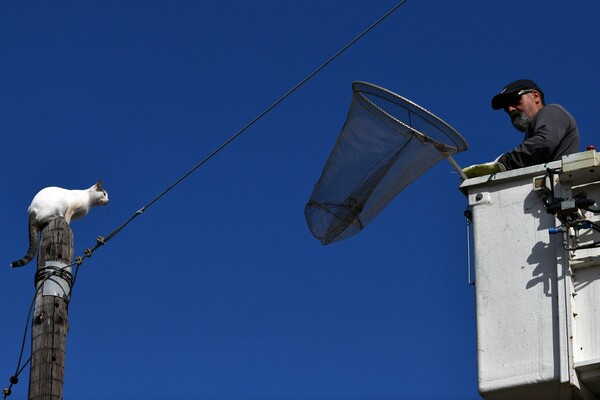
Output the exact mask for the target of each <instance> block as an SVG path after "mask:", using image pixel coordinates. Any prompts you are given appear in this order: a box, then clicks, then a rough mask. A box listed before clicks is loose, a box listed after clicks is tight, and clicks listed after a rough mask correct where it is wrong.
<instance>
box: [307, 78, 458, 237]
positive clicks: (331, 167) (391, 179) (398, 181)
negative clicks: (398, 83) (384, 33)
mask: <svg viewBox="0 0 600 400" xmlns="http://www.w3.org/2000/svg"><path fill="white" fill-rule="evenodd" d="M352 89H353V98H352V103H351V105H350V111H349V112H348V116H347V117H346V122H345V123H344V126H343V128H342V131H341V133H340V135H339V136H338V138H337V141H336V143H335V145H334V147H333V150H332V152H331V154H330V156H329V158H328V159H327V163H326V164H325V167H324V168H323V172H322V174H321V177H320V178H319V180H318V182H317V183H316V184H315V187H314V190H313V192H312V195H311V196H310V199H309V201H308V203H307V204H306V207H305V211H304V212H305V216H306V221H307V223H308V227H309V229H310V231H311V233H312V234H313V235H314V236H315V237H316V238H317V239H319V240H320V241H321V243H322V244H329V243H331V242H335V241H338V240H342V239H346V238H348V237H350V236H352V235H354V234H356V233H358V232H359V231H361V230H362V229H364V228H365V226H367V225H368V224H369V223H370V222H371V221H372V220H373V219H374V218H375V217H376V216H377V215H378V214H379V213H380V212H381V210H383V208H385V206H386V205H387V204H388V203H389V202H390V201H391V200H392V199H393V198H394V197H395V196H396V195H397V194H398V193H400V191H402V190H403V189H404V188H405V187H406V186H408V185H409V184H410V183H411V182H413V181H414V180H415V179H417V178H418V177H419V176H420V175H421V174H423V173H424V172H425V171H426V170H427V169H429V168H430V167H432V166H433V165H434V164H436V163H437V162H438V161H440V160H442V159H444V158H446V157H448V156H451V155H452V154H455V153H458V152H460V151H463V150H466V149H467V143H466V141H465V140H464V139H463V138H462V136H461V135H460V134H459V133H458V132H456V131H455V130H454V129H453V128H452V127H451V126H449V125H448V124H446V123H445V122H444V121H442V120H441V119H439V118H438V117H436V116H435V115H433V114H431V113H430V112H428V111H427V110H425V109H423V108H421V107H419V106H418V105H416V104H414V103H412V102H411V101H410V100H407V99H405V98H403V97H401V96H398V95H397V94H394V93H392V92H390V91H388V90H386V89H383V88H380V87H378V86H375V85H372V84H370V83H366V82H354V83H353V84H352Z"/></svg>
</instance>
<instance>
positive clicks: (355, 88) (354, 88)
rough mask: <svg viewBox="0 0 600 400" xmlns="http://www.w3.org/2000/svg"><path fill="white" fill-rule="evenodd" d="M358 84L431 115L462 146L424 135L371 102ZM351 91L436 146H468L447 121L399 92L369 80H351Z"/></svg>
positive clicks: (456, 147)
mask: <svg viewBox="0 0 600 400" xmlns="http://www.w3.org/2000/svg"><path fill="white" fill-rule="evenodd" d="M358 85H363V86H367V87H370V88H372V89H375V90H379V91H382V92H384V93H386V94H388V95H390V96H391V97H392V98H395V99H397V100H400V101H402V102H406V103H408V104H410V105H411V106H413V107H415V108H416V109H418V110H419V111H421V112H423V113H425V114H426V115H428V116H430V117H432V118H433V119H435V120H436V121H437V122H439V123H441V124H442V125H444V126H445V127H446V128H448V129H450V130H451V131H452V133H454V134H455V135H456V136H457V138H458V139H459V140H460V141H462V143H464V148H459V147H458V146H457V144H456V143H455V144H454V145H449V144H447V143H443V142H440V141H439V140H436V139H433V138H431V137H429V136H428V135H426V134H424V133H422V132H420V131H418V130H416V129H415V128H413V127H412V126H410V125H407V124H406V123H404V122H402V121H401V120H399V119H398V118H396V117H394V116H393V115H391V114H390V113H388V112H387V111H385V110H384V109H382V108H381V107H379V106H378V105H376V104H375V103H373V102H372V101H371V100H369V99H368V98H367V97H366V96H365V95H364V94H363V91H362V90H360V89H359V88H358ZM352 92H353V93H354V94H355V95H357V96H360V98H361V100H363V101H365V102H367V103H368V104H369V105H370V106H372V107H373V108H375V109H376V110H377V111H379V112H380V113H382V114H384V115H385V116H387V117H389V118H390V119H392V120H393V121H394V122H397V123H398V124H400V125H402V126H403V127H405V128H408V129H409V130H410V131H412V132H414V133H416V134H417V136H419V137H421V138H422V139H423V140H426V141H431V142H434V143H435V144H436V147H438V146H443V147H445V148H450V149H454V150H455V152H457V153H458V152H461V151H465V150H467V148H468V143H467V141H466V140H465V138H464V137H463V136H462V135H461V134H460V133H458V131H457V130H456V129H454V128H453V127H452V126H450V124H448V123H447V122H445V121H444V120H442V119H441V118H440V117H438V116H437V115H435V114H433V113H432V112H430V111H427V110H426V109H425V108H423V107H421V106H420V105H418V104H417V103H415V102H413V101H411V100H409V99H407V98H405V97H403V96H400V95H399V94H397V93H394V92H392V91H391V90H388V89H385V88H383V87H381V86H377V85H374V84H372V83H369V82H365V81H355V82H352ZM444 153H445V155H450V153H449V152H444Z"/></svg>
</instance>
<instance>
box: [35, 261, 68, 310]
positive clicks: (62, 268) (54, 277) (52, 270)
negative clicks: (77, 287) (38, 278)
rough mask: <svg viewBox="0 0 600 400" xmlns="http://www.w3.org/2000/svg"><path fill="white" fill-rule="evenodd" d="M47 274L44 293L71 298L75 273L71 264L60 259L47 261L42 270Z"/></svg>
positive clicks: (43, 287)
mask: <svg viewBox="0 0 600 400" xmlns="http://www.w3.org/2000/svg"><path fill="white" fill-rule="evenodd" d="M40 273H41V274H42V276H45V278H44V280H43V282H42V295H44V296H55V297H62V298H63V299H65V300H68V299H69V296H70V294H71V283H72V281H73V275H72V274H71V266H70V265H69V264H65V263H62V262H60V261H49V260H48V261H46V264H45V265H44V269H41V270H40Z"/></svg>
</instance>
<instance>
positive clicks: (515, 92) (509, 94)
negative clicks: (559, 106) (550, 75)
mask: <svg viewBox="0 0 600 400" xmlns="http://www.w3.org/2000/svg"><path fill="white" fill-rule="evenodd" d="M527 89H535V90H537V91H538V92H540V94H541V95H542V98H543V97H544V92H542V89H540V87H539V86H538V85H537V83H535V82H534V81H532V80H530V79H519V80H517V81H514V82H512V83H509V84H508V85H506V86H505V87H504V89H502V91H501V92H500V93H498V94H497V95H495V96H494V98H493V99H492V108H493V109H494V110H499V109H501V108H504V107H506V106H509V105H511V104H512V103H514V102H515V100H516V99H518V97H519V96H520V94H519V92H521V91H522V90H527ZM521 94H522V93H521Z"/></svg>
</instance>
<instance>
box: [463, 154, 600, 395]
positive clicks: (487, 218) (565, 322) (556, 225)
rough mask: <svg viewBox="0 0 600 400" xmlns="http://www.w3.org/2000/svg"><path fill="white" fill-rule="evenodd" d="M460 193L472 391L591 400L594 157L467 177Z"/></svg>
mask: <svg viewBox="0 0 600 400" xmlns="http://www.w3.org/2000/svg"><path fill="white" fill-rule="evenodd" d="M461 190H462V191H463V192H465V193H466V194H467V196H468V199H469V209H470V211H471V212H472V226H473V242H474V270H475V297H476V313H477V357H478V381H479V391H480V393H481V395H482V396H483V398H484V399H486V400H500V399H507V400H508V399H510V400H514V399H527V400H534V399H540V400H552V399H563V400H565V399H581V400H592V399H597V398H598V397H599V396H600V233H599V232H598V230H600V229H598V230H596V229H595V228H596V227H595V226H594V225H593V223H597V224H598V226H599V227H600V156H599V155H597V153H596V151H595V150H589V151H585V152H582V153H577V154H572V155H569V156H565V157H563V159H562V160H561V161H554V162H552V163H549V164H547V165H538V166H533V167H528V168H523V169H518V170H513V171H508V172H503V173H499V174H496V175H491V176H490V175H488V176H483V177H479V178H473V179H468V180H466V181H464V182H463V183H462V185H461ZM581 193H585V194H587V199H586V198H585V196H584V195H582V194H581ZM589 199H594V200H596V201H597V204H595V205H592V204H593V203H592V202H591V201H590V200H589ZM584 208H588V209H589V210H592V211H588V210H585V209H584ZM596 209H598V213H595V212H594V211H596ZM549 211H550V212H551V213H552V214H550V213H549ZM596 244H597V245H598V247H596Z"/></svg>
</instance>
